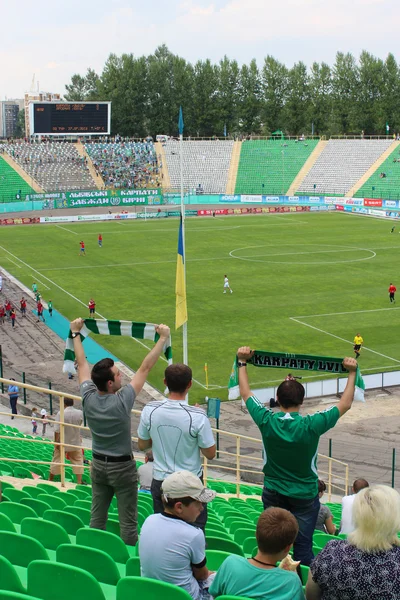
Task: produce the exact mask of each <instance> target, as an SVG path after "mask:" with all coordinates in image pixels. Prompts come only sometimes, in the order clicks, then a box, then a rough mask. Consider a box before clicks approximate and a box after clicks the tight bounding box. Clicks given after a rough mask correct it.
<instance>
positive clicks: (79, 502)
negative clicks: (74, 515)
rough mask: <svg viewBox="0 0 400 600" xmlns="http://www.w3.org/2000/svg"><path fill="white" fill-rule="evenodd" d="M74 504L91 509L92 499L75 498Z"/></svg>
mask: <svg viewBox="0 0 400 600" xmlns="http://www.w3.org/2000/svg"><path fill="white" fill-rule="evenodd" d="M74 506H78V507H79V508H85V509H86V510H91V508H92V502H91V500H75V504H74Z"/></svg>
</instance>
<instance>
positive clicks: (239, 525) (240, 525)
mask: <svg viewBox="0 0 400 600" xmlns="http://www.w3.org/2000/svg"><path fill="white" fill-rule="evenodd" d="M238 529H251V530H252V531H253V532H254V533H255V532H256V525H255V523H251V522H250V521H244V520H243V519H240V520H239V521H232V523H231V524H230V527H229V533H230V534H231V535H233V536H234V535H235V531H237V530H238Z"/></svg>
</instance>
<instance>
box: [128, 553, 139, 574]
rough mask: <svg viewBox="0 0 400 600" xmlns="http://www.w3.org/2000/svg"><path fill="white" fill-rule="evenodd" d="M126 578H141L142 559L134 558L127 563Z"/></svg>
mask: <svg viewBox="0 0 400 600" xmlns="http://www.w3.org/2000/svg"><path fill="white" fill-rule="evenodd" d="M126 576H127V577H140V558H139V556H132V557H131V558H130V559H129V560H128V562H127V563H126Z"/></svg>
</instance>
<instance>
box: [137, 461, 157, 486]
mask: <svg viewBox="0 0 400 600" xmlns="http://www.w3.org/2000/svg"><path fill="white" fill-rule="evenodd" d="M153 462H154V456H153V451H152V450H147V452H146V454H145V457H144V464H143V465H140V467H139V468H138V477H139V489H140V491H141V492H150V490H151V482H152V481H153ZM150 493H151V492H150Z"/></svg>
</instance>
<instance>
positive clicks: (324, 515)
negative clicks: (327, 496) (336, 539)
mask: <svg viewBox="0 0 400 600" xmlns="http://www.w3.org/2000/svg"><path fill="white" fill-rule="evenodd" d="M325 491H326V483H325V481H322V480H321V479H318V498H319V499H320V501H321V498H322V496H323V495H324V493H325ZM315 530H316V531H323V532H324V533H329V534H330V535H334V534H335V533H336V527H335V524H334V522H333V515H332V512H331V509H330V508H329V506H326V504H321V503H320V506H319V512H318V517H317V522H316V524H315Z"/></svg>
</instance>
